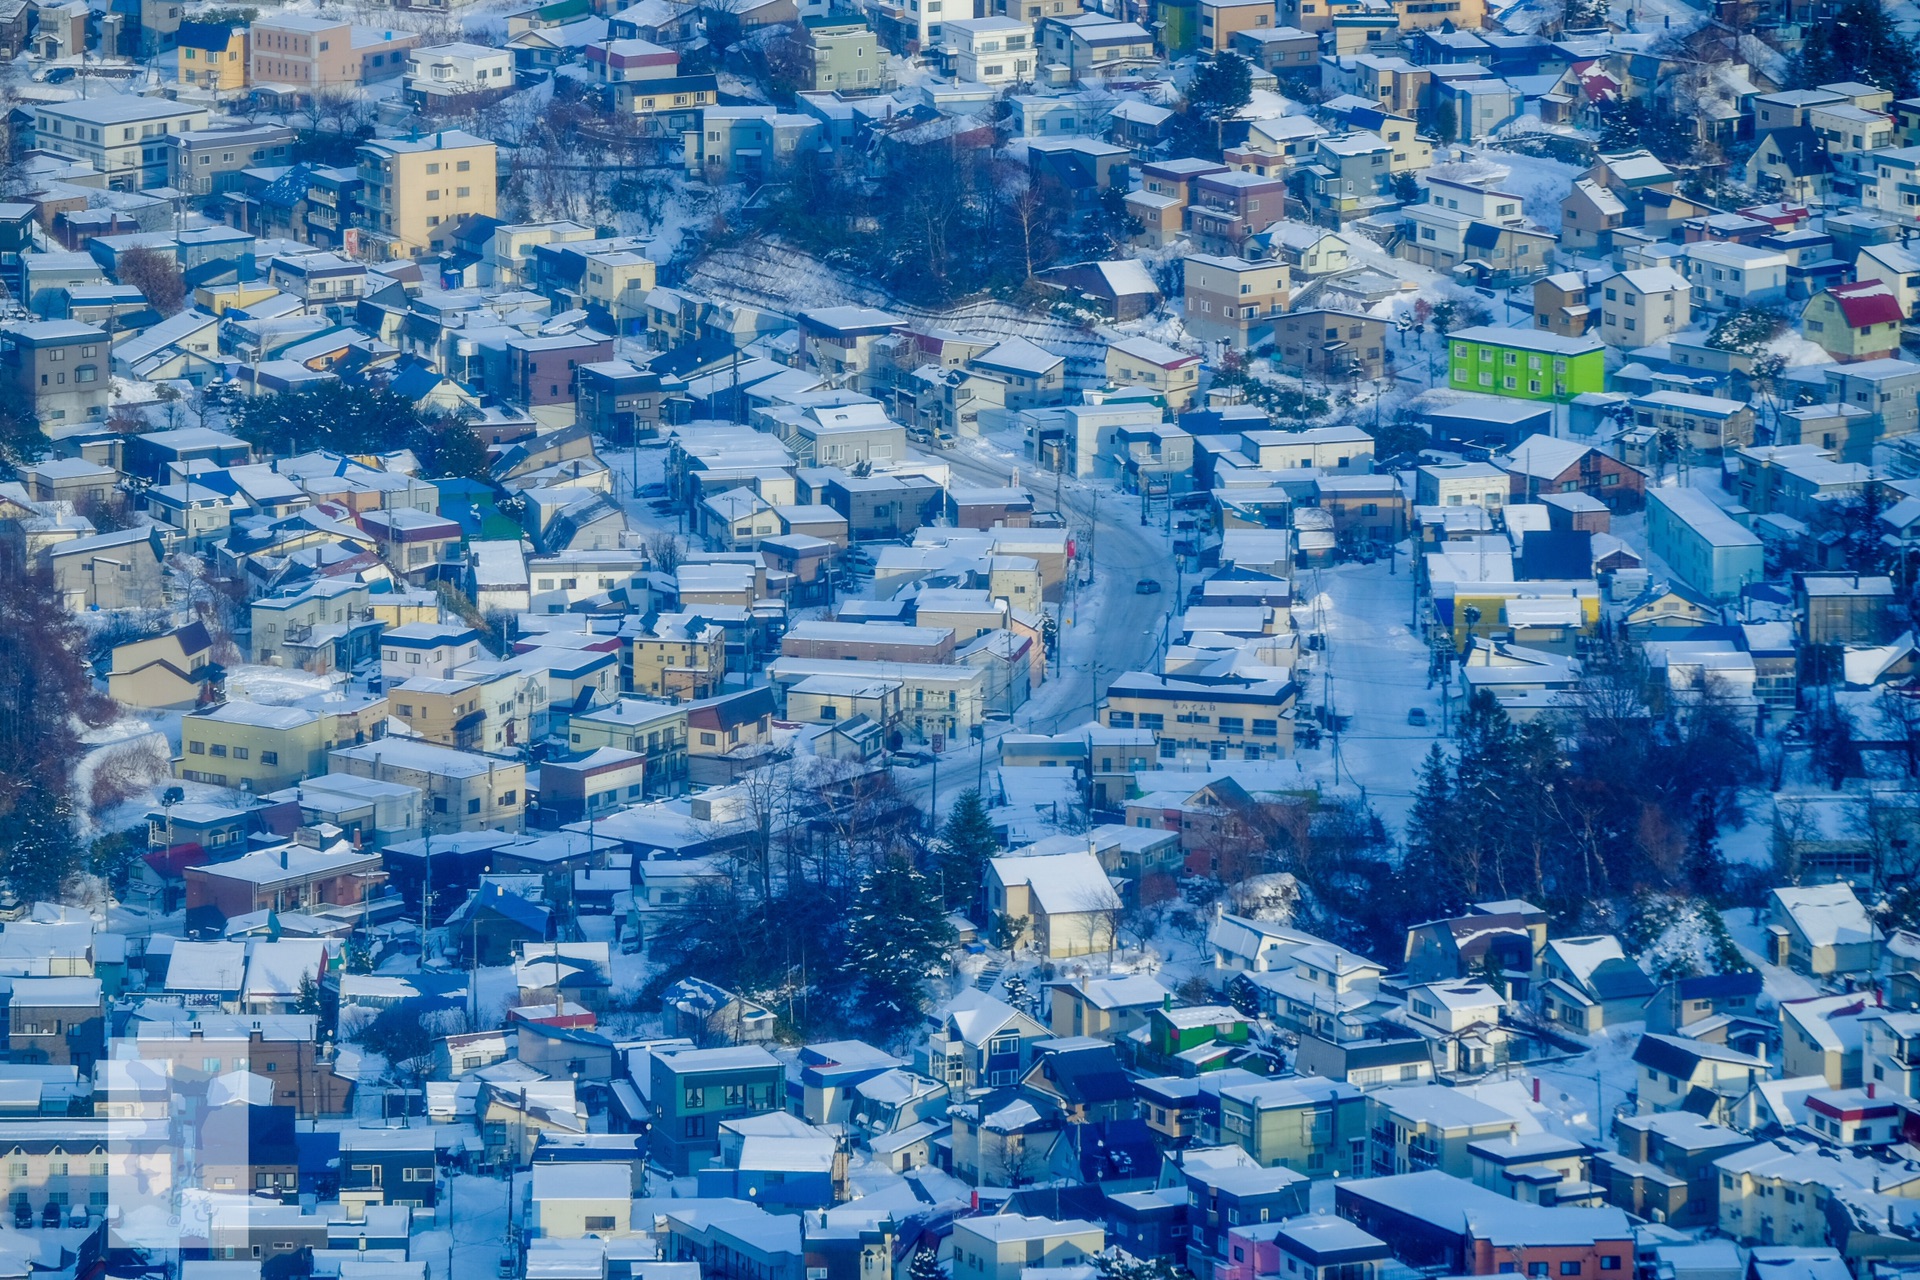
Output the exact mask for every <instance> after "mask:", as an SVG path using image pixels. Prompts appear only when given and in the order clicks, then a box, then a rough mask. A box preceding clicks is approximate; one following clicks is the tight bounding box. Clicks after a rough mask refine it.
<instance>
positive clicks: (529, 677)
mask: <svg viewBox="0 0 1920 1280" xmlns="http://www.w3.org/2000/svg"><path fill="white" fill-rule="evenodd" d="M477 665H481V666H500V665H501V664H491V663H483V664H477ZM388 700H389V701H390V702H391V703H392V707H393V717H394V719H396V720H400V721H403V722H405V724H406V726H407V728H408V729H409V730H411V731H412V732H413V734H414V736H416V737H418V738H420V739H421V740H423V741H426V742H431V743H434V744H436V745H438V746H442V747H453V748H456V749H457V750H460V751H487V752H492V753H493V754H495V755H512V754H514V753H515V752H518V751H522V750H524V749H525V748H526V746H527V744H528V743H529V742H531V741H532V739H533V736H534V734H533V730H534V727H535V725H536V723H539V724H540V727H541V728H542V730H543V731H544V723H543V722H544V721H545V718H546V691H545V681H544V680H543V679H542V677H541V676H540V675H538V674H530V673H528V672H524V671H520V670H517V669H514V668H511V667H504V666H503V667H502V669H500V670H497V671H493V672H488V673H485V674H480V673H476V672H474V671H470V670H468V669H467V668H462V669H461V670H460V672H458V673H457V674H456V675H455V676H454V678H453V679H450V680H443V679H437V678H434V677H430V676H417V677H415V678H414V679H412V680H408V681H406V682H405V683H403V684H399V685H396V686H394V688H393V690H392V692H391V694H390V695H389V699H388Z"/></svg>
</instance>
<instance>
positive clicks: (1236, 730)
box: [1104, 671, 1299, 764]
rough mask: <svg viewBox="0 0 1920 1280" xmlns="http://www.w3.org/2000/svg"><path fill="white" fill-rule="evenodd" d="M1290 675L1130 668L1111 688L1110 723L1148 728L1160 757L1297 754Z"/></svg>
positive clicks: (1191, 759) (1264, 757)
mask: <svg viewBox="0 0 1920 1280" xmlns="http://www.w3.org/2000/svg"><path fill="white" fill-rule="evenodd" d="M1298 695H1299V689H1298V687H1297V686H1296V685H1294V683H1293V682H1292V681H1290V680H1245V679H1239V678H1220V679H1212V678H1208V679H1199V678H1192V679H1181V678H1180V677H1177V676H1157V675H1153V674H1152V673H1150V672H1143V671H1129V672H1126V673H1124V674H1122V675H1120V676H1117V677H1115V679H1114V681H1113V683H1112V684H1111V685H1109V686H1107V705H1106V710H1105V712H1104V718H1105V720H1106V724H1107V727H1108V728H1111V729H1146V730H1149V731H1150V732H1151V733H1152V734H1153V739H1154V742H1155V743H1156V744H1158V748H1159V755H1160V759H1162V760H1179V761H1182V762H1183V763H1194V764H1198V763H1200V762H1202V761H1206V760H1271V759H1275V758H1280V757H1286V756H1291V755H1292V754H1293V704H1294V702H1295V700H1296V699H1297V697H1298Z"/></svg>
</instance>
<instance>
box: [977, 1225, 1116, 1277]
mask: <svg viewBox="0 0 1920 1280" xmlns="http://www.w3.org/2000/svg"><path fill="white" fill-rule="evenodd" d="M1106 1247H1107V1233H1106V1229H1105V1228H1104V1227H1102V1226H1100V1224H1099V1223H1096V1222H1086V1221H1083V1220H1081V1219H1078V1218H1068V1219H1066V1220H1064V1221H1061V1220H1055V1219H1051V1218H1029V1217H1026V1216H1024V1215H1022V1214H1018V1213H1001V1214H995V1215H993V1216H991V1217H981V1218H966V1219H963V1220H961V1221H959V1222H956V1223H954V1224H953V1233H952V1234H951V1235H950V1236H948V1238H947V1250H946V1254H947V1256H946V1259H945V1260H946V1262H947V1263H948V1265H949V1268H950V1269H951V1272H952V1274H953V1275H954V1276H955V1277H956V1278H957V1280H1020V1273H1021V1272H1023V1271H1025V1270H1026V1269H1027V1268H1028V1267H1049V1268H1051V1267H1077V1266H1081V1265H1084V1264H1085V1263H1087V1262H1088V1261H1089V1260H1091V1259H1093V1258H1095V1257H1097V1256H1099V1254H1100V1253H1101V1252H1102V1251H1103V1250H1105V1249H1106Z"/></svg>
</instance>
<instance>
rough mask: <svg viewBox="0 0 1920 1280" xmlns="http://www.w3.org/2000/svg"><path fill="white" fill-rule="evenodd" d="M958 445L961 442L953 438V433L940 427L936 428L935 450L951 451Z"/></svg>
mask: <svg viewBox="0 0 1920 1280" xmlns="http://www.w3.org/2000/svg"><path fill="white" fill-rule="evenodd" d="M958 443H959V441H957V440H955V439H954V438H953V432H951V431H947V430H945V429H943V428H940V427H935V428H934V429H933V447H934V448H936V449H951V448H953V447H954V446H955V445H957V444H958Z"/></svg>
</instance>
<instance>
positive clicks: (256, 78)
mask: <svg viewBox="0 0 1920 1280" xmlns="http://www.w3.org/2000/svg"><path fill="white" fill-rule="evenodd" d="M249 34H250V37H251V44H252V49H251V50H250V52H249V55H248V57H249V62H248V67H249V72H250V78H251V80H252V82H253V83H254V84H256V85H286V86H288V87H289V88H293V89H305V90H309V91H311V90H314V89H322V88H326V87H329V86H332V85H348V84H367V83H369V82H371V81H375V80H389V79H392V78H394V77H396V76H399V75H402V74H404V73H405V71H406V69H407V50H409V49H412V48H413V47H415V46H416V45H418V44H420V43H421V37H420V36H417V35H412V34H409V33H408V32H405V31H389V30H383V29H382V28H379V27H356V26H353V25H352V24H350V23H345V22H339V21H336V20H334V19H331V18H309V17H303V16H300V15H295V14H287V15H283V16H279V17H263V18H258V19H255V21H254V23H253V25H252V27H251V28H249Z"/></svg>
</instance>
